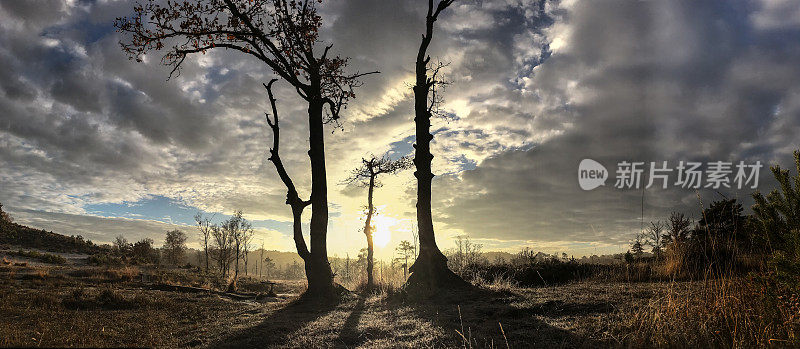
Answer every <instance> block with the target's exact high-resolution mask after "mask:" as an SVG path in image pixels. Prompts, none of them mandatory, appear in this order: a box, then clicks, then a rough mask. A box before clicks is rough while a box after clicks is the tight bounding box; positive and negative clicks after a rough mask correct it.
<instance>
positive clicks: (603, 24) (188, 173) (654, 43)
mask: <svg viewBox="0 0 800 349" xmlns="http://www.w3.org/2000/svg"><path fill="white" fill-rule="evenodd" d="M789 1H791V0H789ZM425 4H426V3H425V2H424V1H421V2H411V1H401V0H397V1H373V0H348V1H338V2H331V3H330V4H326V5H325V6H324V7H323V8H322V12H323V16H324V19H325V22H324V23H325V27H324V28H323V30H322V31H321V33H322V35H323V37H324V39H325V40H326V42H330V43H333V44H334V45H335V46H334V51H335V52H336V53H337V54H341V55H343V56H349V57H351V59H350V67H349V69H350V71H353V72H355V71H360V72H367V71H373V70H379V71H381V74H379V75H370V76H368V77H365V78H364V79H363V80H364V83H365V85H364V87H362V88H360V89H358V90H357V91H356V93H357V95H358V98H357V99H355V100H353V103H352V104H351V105H350V106H349V108H348V110H347V113H346V115H344V124H343V129H341V130H333V129H332V128H331V129H330V130H331V131H333V132H332V133H331V134H330V135H329V136H327V138H326V142H327V143H326V152H327V154H329V155H328V159H329V160H328V174H329V176H330V178H329V185H330V186H331V188H333V185H334V183H338V182H339V181H341V179H343V177H344V176H346V175H347V173H348V171H349V170H350V168H351V167H352V165H353V164H355V163H357V162H358V160H359V159H360V158H361V157H362V156H365V155H366V154H368V153H374V154H381V153H383V152H385V151H390V150H401V151H402V152H409V151H410V150H411V147H410V143H411V142H413V136H412V135H413V123H412V122H411V120H412V119H413V98H412V95H411V90H410V85H411V84H412V83H413V79H412V78H413V61H414V59H415V56H416V50H417V45H418V44H419V38H420V35H421V34H422V30H423V16H424V5H425ZM787 4H789V5H787ZM130 6H131V5H130V3H128V2H125V1H119V2H65V3H60V2H49V1H48V2H46V5H45V4H40V3H33V2H23V1H4V2H0V61H2V62H3V64H0V113H2V114H0V163H2V165H3V166H2V167H0V180H2V182H3V186H2V187H0V200H2V202H3V203H4V204H6V206H9V207H10V208H12V209H17V210H18V211H19V212H24V214H22V215H19V216H20V217H23V218H25V219H27V220H29V221H30V222H34V221H36V222H38V223H37V224H40V226H44V225H45V223H44V221H50V222H51V223H52V224H51V225H50V226H54V225H53V224H56V223H53V222H62V221H65V220H71V219H73V218H74V217H72V216H58V217H56V216H52V215H50V216H48V215H47V214H45V213H43V212H42V211H59V212H67V213H72V214H77V215H79V214H85V213H86V212H83V209H82V208H83V206H85V205H86V204H87V203H102V202H121V201H130V202H135V201H136V200H138V199H140V198H143V197H146V196H148V195H161V196H165V197H169V198H173V199H180V200H181V201H183V202H186V203H188V204H191V205H192V206H194V207H198V208H201V209H204V210H208V211H214V212H216V211H223V212H230V211H231V210H233V209H240V208H241V209H244V210H245V211H246V212H248V213H250V214H255V215H258V216H260V217H261V218H263V219H284V220H286V219H288V212H287V208H286V207H285V205H284V195H285V189H284V188H283V186H282V184H281V183H280V181H279V180H278V179H277V177H276V176H274V169H273V168H272V164H270V163H269V162H267V160H266V157H265V151H266V150H267V149H268V147H269V142H271V138H270V137H269V133H268V129H267V128H266V125H265V124H264V119H263V111H266V110H267V109H268V104H267V102H266V99H265V96H264V91H263V88H262V87H261V83H262V82H265V81H268V79H269V78H270V77H271V72H270V71H269V70H267V69H264V66H263V65H262V64H260V63H258V62H256V61H254V60H253V59H250V58H245V57H242V56H241V55H237V54H235V53H232V52H225V51H217V52H212V53H210V54H208V55H202V56H197V57H192V58H191V59H187V61H186V62H185V66H184V69H183V70H182V71H181V75H180V76H177V77H174V78H173V79H171V80H169V81H165V80H166V77H167V76H168V74H169V68H167V67H163V66H161V65H160V64H159V59H160V54H158V53H156V54H151V55H148V56H147V57H146V62H145V63H136V62H132V61H130V60H128V59H127V57H126V56H125V55H124V54H123V53H122V52H121V50H120V48H119V46H118V40H119V37H118V35H117V34H116V33H115V32H114V31H113V27H112V26H111V23H112V22H113V19H114V18H115V17H118V16H122V15H126V14H129V12H130V10H131V8H130ZM794 7H796V6H792V4H791V3H790V2H787V1H786V0H769V1H768V0H763V1H755V0H754V1H721V0H720V1H704V2H696V1H683V2H681V1H670V2H661V1H605V0H604V1H588V0H586V1H459V2H457V3H456V4H455V5H454V6H453V8H452V9H450V10H449V11H448V12H446V13H444V14H443V16H442V18H441V19H440V21H439V23H438V27H437V31H436V33H435V40H434V42H433V46H432V47H431V51H430V52H431V55H432V57H433V59H434V60H437V59H440V60H441V61H443V62H449V63H450V65H449V66H448V67H447V68H446V69H445V70H444V71H443V72H444V73H445V74H446V77H447V79H448V80H449V81H450V82H451V84H450V85H449V86H448V88H447V90H446V92H445V98H446V100H445V103H444V104H443V105H442V107H443V110H444V111H445V112H447V113H450V114H451V115H453V116H454V117H453V118H451V119H447V120H445V119H436V120H434V131H435V133H436V138H435V140H434V143H433V150H434V154H435V155H436V158H434V171H435V172H436V173H437V174H440V176H439V177H437V179H436V184H435V186H434V190H435V194H436V198H437V200H438V203H437V204H435V207H437V221H438V222H439V223H443V225H444V228H448V229H440V230H438V231H440V232H442V234H443V235H451V234H456V233H467V234H469V235H471V236H473V237H476V238H491V239H501V240H507V241H527V240H537V241H583V242H601V243H606V244H616V243H620V242H624V240H626V239H627V238H628V236H626V235H625V234H627V233H630V232H631V231H633V230H635V229H637V228H638V226H639V224H640V223H639V215H640V214H641V207H640V200H641V192H638V191H621V190H616V189H613V188H609V187H603V188H599V189H596V190H595V191H592V192H583V191H581V190H580V189H579V187H578V185H577V182H576V178H575V173H576V171H577V164H578V163H579V161H580V160H581V159H583V158H593V159H595V160H598V161H600V162H601V163H603V164H605V165H606V166H607V167H608V168H609V169H610V170H611V171H613V170H614V169H615V164H616V163H617V162H618V161H621V160H637V161H662V160H671V161H673V162H674V161H678V160H693V161H708V160H726V161H738V160H745V161H755V160H761V161H762V162H774V161H783V162H784V163H786V160H787V159H788V154H789V153H790V152H791V150H792V149H795V148H797V147H798V140H797V138H796V135H797V134H799V133H800V120H798V119H799V118H800V98H799V97H798V96H800V82H799V81H800V79H799V78H800V68H798V67H800V64H799V63H800V48H799V47H800V45H799V44H797V43H798V42H800V40H798V39H800V21H797V20H796V16H792V15H789V14H791V13H795V12H796V11H790V10H791V9H792V8H794ZM287 87H288V86H286V84H285V83H279V84H278V88H279V90H278V91H277V97H278V100H279V108H280V113H281V117H282V125H284V127H283V128H282V132H283V134H284V135H285V136H284V137H283V138H284V139H285V140H299V141H297V142H290V141H286V142H284V143H283V144H282V145H281V149H282V150H281V151H282V153H283V154H282V157H283V160H284V163H285V164H286V166H287V168H288V170H289V172H290V173H291V174H292V175H293V176H294V177H295V178H294V179H295V182H296V184H297V186H298V189H299V191H300V192H301V195H305V196H307V195H308V194H309V193H308V184H309V181H310V179H309V176H308V174H307V172H308V156H307V154H306V151H307V144H306V143H305V142H304V140H307V138H308V129H307V122H306V120H305V115H304V113H305V106H304V105H303V103H302V101H300V100H299V99H298V98H297V96H296V94H295V92H294V91H292V90H291V89H289V88H287ZM395 155H404V154H399V153H398V154H395ZM465 170H466V171H465ZM444 174H447V175H444ZM761 177H762V178H761V183H762V187H767V186H768V185H769V183H768V182H767V177H769V175H768V173H767V171H766V169H763V171H762V173H761ZM612 181H613V179H610V180H609V182H612ZM386 184H387V186H386V188H384V189H382V190H381V191H380V193H379V195H385V196H386V197H382V198H379V199H381V202H385V203H386V204H387V205H389V206H388V208H386V214H387V215H390V216H396V217H413V205H414V200H413V191H414V190H413V188H411V187H410V186H413V180H412V178H411V175H410V174H409V173H404V174H402V175H401V176H399V177H397V178H387V180H386ZM607 184H608V185H611V184H613V183H607ZM391 190H394V191H395V193H394V194H393V193H392V192H391ZM330 191H331V202H332V203H333V204H335V205H332V208H333V211H337V212H335V214H343V216H341V218H336V219H339V220H340V222H343V223H342V224H340V223H337V222H339V221H337V222H332V226H342V225H343V224H346V221H347V220H350V221H355V222H357V221H358V218H359V217H358V214H359V212H361V211H360V206H361V205H362V204H363V203H362V202H361V200H360V198H362V197H363V195H362V194H363V193H360V192H358V191H357V190H355V189H353V188H346V187H336V189H331V190H330ZM396 193H405V195H397V194H396ZM728 194H729V195H735V193H728ZM714 195H716V194H713V193H710V192H708V191H702V192H701V196H703V198H704V200H706V199H708V201H710V200H711V199H712V198H714V197H715V196H714ZM739 195H740V196H746V193H742V192H739ZM645 201H646V203H645V214H646V215H647V216H648V217H647V218H650V217H654V216H656V215H660V214H663V213H665V212H668V211H670V210H673V209H675V210H679V211H684V212H686V213H691V212H695V211H696V210H697V207H698V202H697V198H696V196H695V193H694V192H693V191H685V190H677V189H674V190H673V189H668V190H665V191H653V190H650V191H647V192H646V200H645ZM676 203H680V204H679V206H675V205H676ZM348 215H349V216H348ZM36 217H38V218H36ZM76 217H77V216H76ZM37 219H38V220H37ZM92 219H94V218H85V219H84V220H85V221H86V222H88V221H91V220H92ZM336 219H335V220H336ZM84 220H82V221H84ZM105 222H106V223H108V222H107V221H105ZM113 223H114V224H120V225H122V226H128V227H129V228H130V229H144V228H143V227H140V226H139V225H138V224H140V223H136V224H133V223H130V221H125V220H120V221H118V222H117V221H114V222H113ZM76 224H77V223H76ZM87 224H88V223H87ZM75 228H76V229H78V228H80V229H84V228H85V227H75ZM332 229H334V230H335V229H338V228H332ZM437 229H438V228H437ZM106 240H110V239H106Z"/></svg>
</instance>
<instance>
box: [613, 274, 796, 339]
mask: <svg viewBox="0 0 800 349" xmlns="http://www.w3.org/2000/svg"><path fill="white" fill-rule="evenodd" d="M676 288H677V287H670V288H667V289H665V290H664V291H662V292H660V293H659V294H658V295H656V296H655V297H653V298H652V299H651V300H650V301H649V302H648V303H647V305H646V306H645V307H643V308H641V309H639V310H638V311H635V312H632V313H631V316H630V317H628V318H627V319H626V320H625V321H621V322H620V323H619V327H618V328H617V329H616V332H617V333H619V334H620V337H621V339H622V343H625V344H627V345H630V346H634V347H651V346H661V347H665V346H666V347H707V346H715V347H734V348H750V347H766V346H769V345H775V344H778V345H787V346H797V345H800V341H798V336H797V335H798V333H800V303H798V297H797V295H795V294H788V295H775V294H774V292H773V290H772V289H770V287H769V286H767V285H763V284H761V285H760V284H759V283H758V282H757V281H756V280H753V278H744V277H739V278H724V277H722V278H717V279H710V280H707V281H705V282H700V283H699V285H698V287H694V288H692V289H690V290H686V291H685V292H681V291H680V290H676Z"/></svg>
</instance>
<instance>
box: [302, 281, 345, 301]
mask: <svg viewBox="0 0 800 349" xmlns="http://www.w3.org/2000/svg"><path fill="white" fill-rule="evenodd" d="M352 294H353V292H351V291H350V290H348V289H347V288H345V287H344V286H342V285H339V284H334V283H331V285H330V287H314V288H309V289H308V290H306V292H305V293H303V294H302V295H301V296H300V299H299V300H300V301H302V302H315V303H338V302H339V301H341V300H342V299H343V298H346V297H347V296H349V295H352Z"/></svg>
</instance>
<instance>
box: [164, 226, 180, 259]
mask: <svg viewBox="0 0 800 349" xmlns="http://www.w3.org/2000/svg"><path fill="white" fill-rule="evenodd" d="M163 249H164V257H165V258H166V260H167V263H170V264H172V265H179V264H180V263H182V262H183V259H184V258H185V257H186V233H184V232H182V231H180V230H171V231H168V232H167V236H166V238H165V239H164V247H163Z"/></svg>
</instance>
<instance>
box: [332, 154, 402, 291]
mask: <svg viewBox="0 0 800 349" xmlns="http://www.w3.org/2000/svg"><path fill="white" fill-rule="evenodd" d="M408 168H411V161H410V159H409V158H408V157H401V158H399V159H396V160H392V159H390V158H389V157H388V156H387V155H384V156H381V157H376V156H374V155H372V156H370V157H369V159H367V158H362V159H361V166H359V167H357V168H355V169H353V170H352V171H351V173H350V176H349V177H347V178H346V179H345V180H344V181H343V182H342V184H347V185H356V186H359V187H362V188H368V189H367V217H366V220H365V222H364V235H366V236H367V285H368V286H370V287H372V286H373V285H374V278H373V275H372V274H373V273H372V271H373V261H374V259H373V255H374V245H373V242H372V232H373V226H372V216H373V214H374V213H375V205H373V203H372V197H373V194H374V193H375V188H380V187H381V186H382V184H381V182H380V181H378V176H380V175H384V174H394V173H397V172H399V171H402V170H404V169H408Z"/></svg>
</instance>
